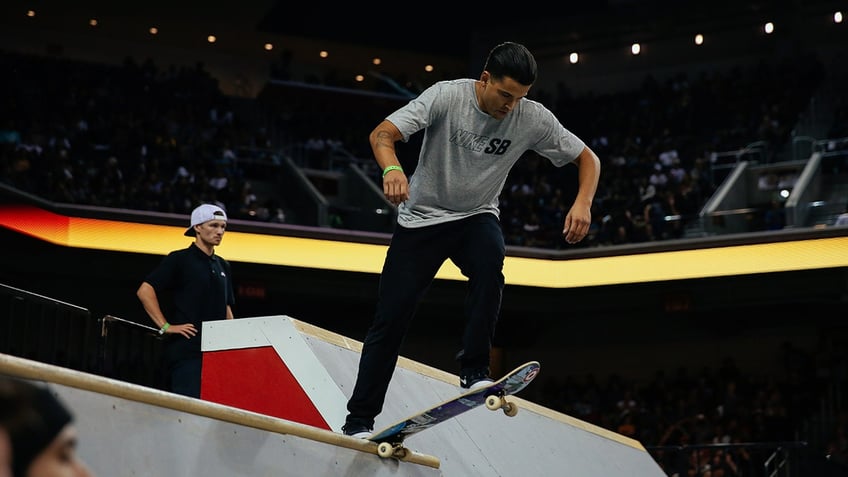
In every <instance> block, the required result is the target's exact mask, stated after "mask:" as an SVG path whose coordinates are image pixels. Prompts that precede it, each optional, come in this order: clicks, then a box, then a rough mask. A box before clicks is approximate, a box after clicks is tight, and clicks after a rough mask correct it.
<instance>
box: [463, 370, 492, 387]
mask: <svg viewBox="0 0 848 477" xmlns="http://www.w3.org/2000/svg"><path fill="white" fill-rule="evenodd" d="M493 382H494V380H492V378H490V377H489V368H477V369H473V370H463V371H462V373H461V374H460V375H459V386H460V387H461V388H464V389H477V388H479V387H483V386H486V385H488V384H492V383H493Z"/></svg>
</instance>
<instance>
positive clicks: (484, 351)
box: [347, 213, 505, 427]
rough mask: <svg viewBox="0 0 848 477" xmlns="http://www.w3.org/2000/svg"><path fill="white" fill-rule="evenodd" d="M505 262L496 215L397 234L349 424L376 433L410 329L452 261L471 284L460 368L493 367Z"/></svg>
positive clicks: (383, 277) (388, 255) (349, 406)
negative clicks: (491, 359)
mask: <svg viewBox="0 0 848 477" xmlns="http://www.w3.org/2000/svg"><path fill="white" fill-rule="evenodd" d="M504 254H505V246H504V239H503V231H502V230H501V226H500V223H499V222H498V219H497V217H495V216H494V215H492V214H489V213H484V214H477V215H474V216H471V217H468V218H465V219H462V220H457V221H452V222H447V223H444V224H438V225H432V226H428V227H421V228H414V229H410V228H403V227H401V226H398V227H397V228H396V230H395V232H394V235H393V237H392V242H391V244H390V245H389V249H388V251H387V253H386V261H385V263H384V264H383V271H382V274H381V275H380V286H379V296H378V299H377V309H376V313H375V316H374V322H373V324H372V325H371V327H370V328H369V329H368V333H367V335H366V336H365V341H364V343H363V348H362V356H361V357H360V361H359V374H358V375H357V378H356V385H355V386H354V388H353V394H352V395H351V398H350V400H349V401H348V404H347V409H348V412H349V414H348V416H347V422H348V423H357V424H364V425H366V426H368V427H373V425H374V418H375V417H376V416H377V414H379V413H380V412H381V411H382V409H383V403H384V401H385V398H386V392H387V391H388V388H389V382H390V381H391V379H392V374H393V373H394V370H395V366H396V364H397V359H398V354H399V352H400V347H401V345H402V344H403V339H404V336H405V335H406V332H407V329H408V328H409V324H410V323H411V322H412V318H413V316H414V315H415V311H416V309H417V308H418V304H419V302H420V300H421V298H423V296H424V294H425V292H426V291H427V289H428V287H429V286H430V283H432V281H433V278H434V277H435V275H436V273H437V272H438V271H439V268H441V266H442V264H443V263H444V262H445V260H447V259H450V260H451V261H452V262H453V263H454V264H455V265H456V266H457V267H458V268H459V270H460V271H461V272H462V274H463V275H464V276H465V277H467V278H468V291H467V295H466V300H465V331H464V333H463V340H462V344H463V349H462V351H461V352H460V356H461V358H460V366H461V367H462V368H483V367H488V366H489V353H490V351H491V347H492V338H493V336H494V332H495V324H496V323H497V320H498V315H499V313H500V307H501V296H502V294H503V288H504V276H503V262H504Z"/></svg>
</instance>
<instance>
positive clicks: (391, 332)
mask: <svg viewBox="0 0 848 477" xmlns="http://www.w3.org/2000/svg"><path fill="white" fill-rule="evenodd" d="M536 70H537V66H536V60H535V58H534V57H533V55H532V53H530V51H528V50H527V48H525V47H524V46H523V45H520V44H517V43H512V42H506V43H502V44H500V45H497V46H495V47H494V48H493V49H492V50H491V51H490V52H489V55H488V58H487V60H486V64H485V66H484V68H483V72H482V73H481V74H480V78H479V79H478V80H474V79H470V78H469V79H457V80H448V81H440V82H437V83H435V84H433V85H432V86H430V87H429V88H427V89H426V90H425V91H423V92H422V93H421V94H420V95H419V96H418V97H417V98H415V99H413V100H411V101H410V102H409V103H408V104H406V105H405V106H403V107H401V108H400V109H398V110H397V111H395V112H394V113H392V114H390V115H389V116H388V117H387V118H386V119H385V120H383V121H382V122H381V123H380V124H378V125H377V127H376V128H375V129H374V130H373V131H372V132H371V134H370V136H369V140H370V142H371V148H372V150H373V152H374V156H375V158H376V160H377V163H378V164H379V165H380V168H381V169H382V170H383V193H384V194H385V196H386V198H387V199H388V200H389V201H390V202H392V203H393V204H395V205H397V206H398V223H397V226H396V228H395V231H394V235H393V237H392V241H391V244H390V245H389V249H388V252H387V254H386V259H385V262H384V264H383V270H382V274H381V276H380V284H379V296H378V300H377V307H376V312H375V316H374V321H373V324H372V325H371V327H370V328H369V330H368V333H367V335H366V337H365V340H364V344H363V349H362V356H361V358H360V362H359V371H358V375H357V380H356V385H355V386H354V389H353V393H352V395H351V397H350V400H349V401H348V404H347V409H348V415H347V418H346V422H345V424H344V426H343V428H342V432H344V433H345V434H347V435H351V436H356V437H362V438H367V437H368V436H369V435H370V432H371V431H372V430H373V427H374V418H375V417H376V416H377V415H378V414H379V413H380V412H381V411H382V408H383V403H384V400H385V395H386V391H387V390H388V386H389V382H390V380H391V378H392V374H393V372H394V369H395V365H396V363H397V358H398V353H399V352H400V347H401V343H402V341H403V338H404V334H405V333H406V330H407V329H408V327H409V324H410V321H411V320H412V318H413V315H414V313H415V311H414V310H415V309H416V307H417V305H418V301H419V300H420V299H421V298H422V296H423V295H424V293H425V291H426V289H427V287H428V286H429V285H430V283H431V281H432V280H433V278H434V277H435V275H436V272H437V271H438V270H439V268H440V267H441V265H442V264H443V263H444V261H445V260H447V259H450V260H451V261H452V262H453V263H454V264H456V265H457V267H459V269H460V271H461V272H462V274H463V275H464V276H466V277H467V278H468V296H467V299H466V302H465V303H466V304H465V313H466V316H465V330H464V333H463V343H462V345H463V348H462V350H460V351H459V353H458V354H457V359H458V361H459V366H460V386H461V387H463V388H470V387H472V386H474V384H475V383H476V382H478V381H481V380H482V381H484V382H490V381H491V379H490V378H489V353H490V349H491V345H492V338H493V336H494V332H495V324H496V322H497V320H498V315H499V313H500V306H501V295H502V292H503V287H504V276H503V261H504V254H505V245H504V238H503V231H502V229H501V225H500V222H499V219H498V218H499V210H498V198H499V196H500V193H501V190H502V188H503V186H504V183H505V182H506V178H507V175H508V173H509V171H510V169H511V168H512V166H513V165H514V164H515V163H516V161H518V159H519V158H520V157H521V156H522V155H523V154H524V153H525V152H526V151H535V152H537V153H538V154H540V155H542V156H544V157H546V158H548V159H549V160H550V161H551V162H552V163H553V164H554V165H556V166H565V165H567V164H573V165H575V166H577V168H578V171H579V172H578V180H579V187H578V191H577V196H576V199H575V201H574V203H573V205H572V206H571V209H570V210H569V211H568V214H567V215H566V217H565V221H564V224H563V230H562V234H563V237H564V238H565V240H566V241H567V242H568V243H577V242H579V241H580V240H582V239H583V238H584V237H585V236H586V233H587V232H588V230H589V225H590V223H591V212H590V209H591V206H592V200H593V198H594V195H595V191H596V189H597V185H598V179H599V176H600V161H599V160H598V157H597V156H596V155H595V153H594V152H592V150H591V149H589V148H588V147H587V146H586V145H585V144H584V142H583V141H582V140H580V139H579V138H578V137H577V136H575V135H574V134H573V133H571V132H570V131H568V130H567V129H565V127H563V126H562V125H561V124H560V122H559V120H558V119H557V118H556V116H554V114H553V113H552V112H551V111H549V110H548V109H547V108H545V107H544V106H543V105H541V104H540V103H538V102H535V101H532V100H529V99H527V98H525V96H526V95H527V93H528V92H529V91H530V87H531V86H532V85H533V83H534V82H535V81H536V72H537V71H536ZM421 130H424V138H423V143H422V144H423V145H422V147H421V152H420V155H419V158H418V164H417V166H416V169H415V173H414V174H413V175H412V176H410V177H409V178H408V177H407V175H406V174H405V173H404V170H403V168H402V167H401V165H400V161H399V160H398V157H397V154H396V151H395V143H397V142H398V141H408V140H409V138H410V136H412V135H413V134H415V133H417V132H419V131H421Z"/></svg>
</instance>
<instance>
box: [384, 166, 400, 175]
mask: <svg viewBox="0 0 848 477" xmlns="http://www.w3.org/2000/svg"><path fill="white" fill-rule="evenodd" d="M392 171H401V172H403V167H400V166H388V167H386V168H385V169H383V177H386V174H388V173H389V172H392Z"/></svg>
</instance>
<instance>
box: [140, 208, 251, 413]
mask: <svg viewBox="0 0 848 477" xmlns="http://www.w3.org/2000/svg"><path fill="white" fill-rule="evenodd" d="M226 228H227V214H226V213H225V212H224V211H223V210H222V209H221V208H220V207H218V206H216V205H212V204H203V205H201V206H199V207H197V208H196V209H194V211H192V213H191V226H190V227H189V228H188V230H186V232H185V235H186V236H188V237H195V240H194V243H192V244H191V245H189V246H188V248H185V249H182V250H175V251H173V252H171V253H169V254H168V255H167V256H166V257H165V258H164V259H163V260H162V262H161V263H160V264H159V266H157V267H156V269H154V270H153V271H152V272H151V273H150V274H149V275H148V276H147V277H146V278H145V279H144V282H142V284H141V286H140V287H139V288H138V291H137V292H136V295H137V296H138V299H139V300H141V303H142V305H143V306H144V310H145V311H146V312H147V314H148V315H150V318H151V319H152V320H153V322H154V323H156V326H157V327H158V328H159V334H160V335H164V337H165V355H166V360H167V364H168V370H169V373H170V386H171V391H172V392H174V393H177V394H182V395H185V396H191V397H195V398H199V397H200V371H201V363H202V360H201V351H200V331H201V328H202V323H203V322H204V321H209V320H223V319H228V320H231V319H232V318H233V310H232V305H233V304H234V303H235V294H234V293H233V281H232V274H231V273H230V264H229V263H228V262H227V261H226V260H224V259H223V258H221V257H219V256H217V255H215V247H216V246H217V245H220V244H221V239H222V238H223V237H224V231H225V230H226ZM164 292H169V293H170V294H171V296H172V297H173V305H174V306H173V310H172V311H171V313H172V314H171V316H169V317H168V318H165V315H164V313H163V312H162V309H161V307H160V306H159V295H161V294H162V293H164Z"/></svg>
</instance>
